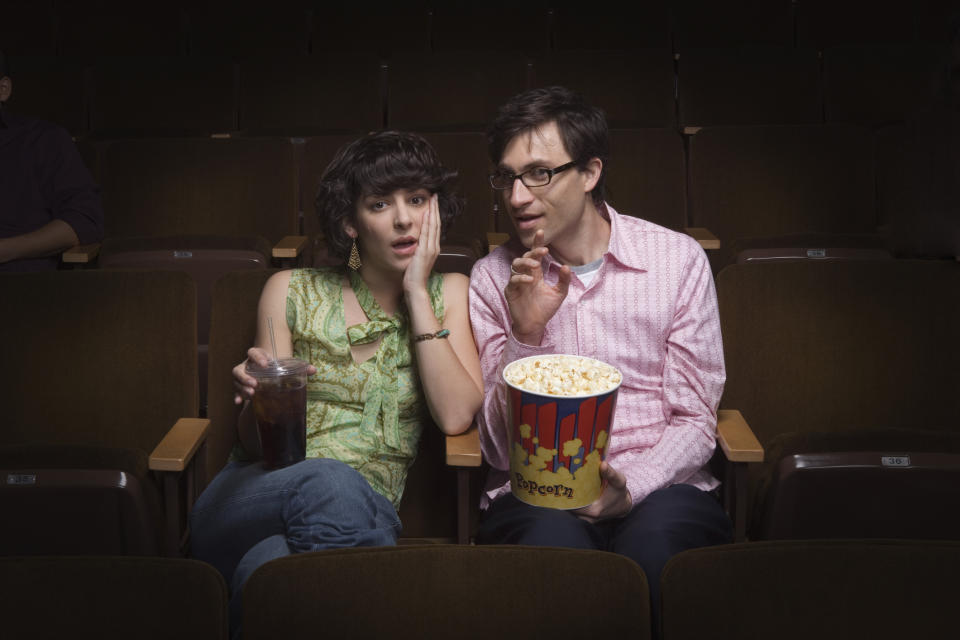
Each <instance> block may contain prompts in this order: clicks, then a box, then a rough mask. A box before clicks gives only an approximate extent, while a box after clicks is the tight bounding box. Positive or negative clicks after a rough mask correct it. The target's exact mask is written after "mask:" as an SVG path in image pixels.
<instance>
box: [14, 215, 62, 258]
mask: <svg viewBox="0 0 960 640" xmlns="http://www.w3.org/2000/svg"><path fill="white" fill-rule="evenodd" d="M79 243H80V239H79V238H77V233H76V232H75V231H74V230H73V227H71V226H70V225H69V224H67V223H66V222H64V221H63V220H51V221H50V222H48V223H47V224H45V225H43V226H42V227H40V228H39V229H35V230H34V231H30V232H29V233H24V234H21V235H19V236H12V237H10V238H2V239H0V262H10V261H11V260H22V259H24V258H43V257H46V256H52V255H56V254H58V253H61V252H62V251H64V250H66V249H69V248H70V247H73V246H76V245H77V244H79Z"/></svg>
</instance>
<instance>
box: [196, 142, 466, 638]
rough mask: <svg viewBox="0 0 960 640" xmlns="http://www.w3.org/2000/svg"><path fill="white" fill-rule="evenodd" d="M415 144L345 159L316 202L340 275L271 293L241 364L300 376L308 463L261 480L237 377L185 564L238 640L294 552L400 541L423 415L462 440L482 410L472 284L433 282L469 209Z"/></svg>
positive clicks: (354, 148)
mask: <svg viewBox="0 0 960 640" xmlns="http://www.w3.org/2000/svg"><path fill="white" fill-rule="evenodd" d="M455 175H456V174H455V173H453V172H450V171H447V170H446V169H445V168H444V167H443V166H442V165H441V164H440V160H439V158H438V157H437V154H436V152H435V151H434V149H433V148H432V147H431V146H430V145H429V144H428V143H427V142H426V141H425V140H424V139H423V138H421V137H420V136H417V135H415V134H409V133H400V132H394V131H386V132H378V133H373V134H369V135H367V136H364V137H362V138H360V139H358V140H356V141H354V142H351V143H349V144H347V145H346V146H345V147H344V148H342V149H341V150H340V151H339V152H338V153H337V155H336V157H335V158H334V159H333V161H332V162H331V163H330V165H329V166H328V167H327V169H326V170H325V172H324V174H323V176H322V178H321V185H320V189H319V193H318V195H317V200H316V205H317V212H318V214H319V215H320V218H321V219H322V220H323V222H324V227H325V232H326V240H327V244H328V248H329V250H330V252H331V253H332V254H334V255H336V256H338V257H339V258H340V259H341V260H342V261H343V263H344V264H341V265H340V266H337V267H324V268H320V269H294V270H288V271H280V272H278V273H277V274H275V275H273V276H271V278H270V279H269V280H268V281H267V283H266V284H265V285H264V288H263V292H262V294H261V297H260V304H259V309H258V313H257V337H256V343H255V345H254V347H253V348H251V349H250V350H249V352H248V359H249V360H253V361H255V362H257V363H258V364H260V365H261V366H265V365H267V363H268V361H269V360H270V356H269V355H268V354H270V353H271V342H270V329H269V321H268V319H269V318H271V317H272V318H273V320H274V321H273V331H274V333H275V338H276V348H277V352H278V355H279V356H280V357H281V358H283V357H290V356H291V355H292V356H294V357H297V358H299V359H301V360H304V361H306V362H309V363H310V364H311V365H312V366H311V368H310V373H311V374H312V375H311V377H310V378H309V379H308V383H307V448H306V460H304V461H302V462H299V463H295V464H292V465H290V466H287V467H284V468H281V469H276V470H265V469H264V468H263V465H261V464H260V463H259V462H258V461H257V460H258V458H259V456H260V447H259V441H258V437H257V432H256V428H257V427H256V424H255V420H254V416H253V415H252V413H253V412H252V410H251V406H250V402H249V400H250V398H251V397H252V396H253V395H254V394H255V393H256V392H257V391H256V381H255V380H254V378H252V377H251V376H249V375H248V374H247V373H246V371H245V363H241V364H240V365H237V366H236V367H235V368H234V370H233V374H234V379H235V384H236V386H237V396H236V398H235V400H236V402H237V403H243V409H242V411H241V413H240V417H239V424H238V430H239V441H240V447H239V449H238V451H237V452H235V455H234V457H233V459H232V460H231V461H230V462H228V464H227V466H226V467H225V468H224V469H223V471H221V472H220V473H219V474H218V475H217V477H216V478H214V480H213V482H211V484H210V486H209V487H207V489H206V490H205V491H204V493H203V494H202V495H201V496H200V498H199V500H198V501H197V504H196V506H195V508H194V509H193V512H192V516H191V531H192V536H193V541H192V550H193V556H194V557H195V558H198V559H200V560H204V561H207V562H209V563H211V564H212V565H213V566H215V567H216V568H217V569H218V570H219V571H220V572H221V573H222V574H223V576H224V578H225V579H226V581H227V584H228V585H230V587H231V594H232V595H231V601H230V608H231V627H232V629H233V633H234V634H236V633H237V632H238V630H239V626H240V624H239V623H240V593H241V590H242V588H243V584H244V583H245V582H246V579H247V578H248V577H249V576H250V574H251V573H252V572H253V570H254V569H256V568H257V567H259V566H260V565H262V564H264V563H265V562H267V561H269V560H272V559H274V558H278V557H281V556H286V555H289V554H291V553H300V552H305V551H316V550H319V549H330V548H337V547H353V546H383V545H392V544H395V543H396V540H397V536H398V534H399V533H400V529H401V523H400V520H399V518H398V516H397V508H398V507H399V505H400V499H401V497H402V495H403V488H404V482H405V481H406V476H407V470H408V469H409V468H410V465H411V464H412V463H413V460H414V457H415V456H416V454H417V447H418V442H419V440H420V434H421V431H422V429H423V428H424V426H425V425H426V424H429V421H428V414H429V417H432V419H433V422H435V423H436V424H437V426H438V427H439V428H440V429H441V430H442V431H443V432H444V433H447V434H457V433H461V432H463V431H465V430H466V429H467V428H468V427H469V426H470V425H471V424H472V422H473V418H474V415H475V414H476V412H477V410H478V409H479V408H480V403H481V401H482V398H483V395H482V385H481V378H480V363H479V359H478V355H477V350H476V346H475V345H474V343H473V334H472V332H471V328H470V320H469V313H468V310H467V290H468V286H469V282H468V280H467V277H466V276H464V275H462V274H459V273H447V274H440V273H436V272H435V271H433V266H434V263H435V261H436V259H437V256H438V255H439V252H440V236H441V233H442V231H443V229H444V227H446V226H448V225H449V224H450V223H451V222H452V221H453V219H454V218H455V217H456V216H457V215H458V214H459V213H460V211H461V210H462V202H461V201H460V200H459V198H457V197H455V196H454V195H453V194H452V193H451V190H450V189H451V187H450V184H451V181H452V179H453V178H454V177H455Z"/></svg>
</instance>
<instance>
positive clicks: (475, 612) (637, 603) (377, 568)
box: [243, 545, 650, 640]
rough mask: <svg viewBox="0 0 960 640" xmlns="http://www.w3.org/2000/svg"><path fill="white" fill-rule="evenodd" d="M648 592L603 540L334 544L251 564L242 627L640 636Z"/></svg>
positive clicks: (338, 632) (304, 632) (250, 633)
mask: <svg viewBox="0 0 960 640" xmlns="http://www.w3.org/2000/svg"><path fill="white" fill-rule="evenodd" d="M347 585H349V587H350V588H346V586H347ZM358 593H359V594H363V597H358V596H357V594H358ZM372 603H375V604H372ZM649 603H650V595H649V591H648V588H647V580H646V577H645V576H644V575H643V572H642V571H641V570H640V568H639V567H638V566H637V565H636V564H635V563H634V562H633V561H632V560H630V559H628V558H626V557H624V556H620V555H617V554H614V553H607V552H604V551H592V550H591V551H586V550H581V549H554V548H548V547H524V546H502V547H501V546H476V547H474V546H461V545H428V546H409V547H404V546H400V547H380V548H356V549H334V550H328V551H319V552H313V553H303V554H297V555H293V556H287V557H285V558H281V559H279V560H275V561H272V562H268V563H267V564H265V565H263V566H261V567H260V568H259V569H257V570H256V571H255V572H254V573H253V574H252V575H251V576H250V579H249V580H248V581H247V584H246V586H245V588H244V591H243V604H244V606H243V611H244V618H243V635H244V638H247V639H249V640H259V639H266V638H289V639H291V640H298V639H301V638H303V639H306V638H313V637H316V633H317V629H322V630H323V633H324V635H327V636H329V637H334V638H347V637H349V638H383V637H394V638H464V639H465V640H470V639H477V640H481V639H486V638H491V637H496V636H502V635H507V636H509V637H516V638H552V637H571V638H600V637H607V638H637V639H638V640H644V639H646V638H649V637H650V635H649V634H650V604H649Z"/></svg>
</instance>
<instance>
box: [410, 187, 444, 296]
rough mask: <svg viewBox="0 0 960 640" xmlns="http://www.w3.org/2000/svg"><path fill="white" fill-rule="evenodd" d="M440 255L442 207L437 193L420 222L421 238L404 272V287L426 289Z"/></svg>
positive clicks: (431, 198) (431, 199)
mask: <svg viewBox="0 0 960 640" xmlns="http://www.w3.org/2000/svg"><path fill="white" fill-rule="evenodd" d="M439 255H440V208H439V203H438V200H437V194H433V195H432V196H430V201H429V202H428V204H427V207H426V208H425V210H424V212H423V220H422V221H421V223H420V238H419V239H418V241H417V250H416V252H414V254H413V258H412V259H411V260H410V264H409V265H407V270H406V271H405V272H404V274H403V289H404V291H406V292H407V293H411V292H412V291H414V290H415V289H422V290H424V291H426V288H427V278H429V277H430V271H431V270H432V269H433V265H434V263H436V261H437V256H439Z"/></svg>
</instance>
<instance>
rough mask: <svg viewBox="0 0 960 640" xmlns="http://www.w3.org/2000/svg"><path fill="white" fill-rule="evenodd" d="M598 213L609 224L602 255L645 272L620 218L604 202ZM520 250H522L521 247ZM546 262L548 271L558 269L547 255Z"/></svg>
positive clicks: (614, 210)
mask: <svg viewBox="0 0 960 640" xmlns="http://www.w3.org/2000/svg"><path fill="white" fill-rule="evenodd" d="M599 211H600V215H602V216H603V217H604V218H605V219H606V220H608V221H609V222H610V242H609V244H608V245H607V250H606V251H605V252H604V253H603V255H604V256H607V255H609V256H610V258H611V259H613V260H616V261H617V263H619V264H620V265H622V266H624V267H626V268H628V269H636V270H637V271H646V268H645V267H644V266H643V261H642V260H641V257H640V252H639V251H637V248H636V247H635V246H633V244H631V243H630V241H629V240H630V239H629V238H626V237H624V234H623V229H622V223H621V222H620V219H621V218H622V216H621V215H620V214H619V213H617V210H616V209H614V208H613V207H611V206H610V205H609V204H607V203H606V202H604V203H603V205H602V206H601V207H600V208H599ZM521 249H523V247H522V246H521ZM524 251H525V249H524ZM546 261H547V268H548V269H551V270H552V269H559V268H560V263H559V262H557V261H556V260H555V259H554V257H553V256H552V255H550V254H549V253H548V254H547V257H546Z"/></svg>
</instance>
